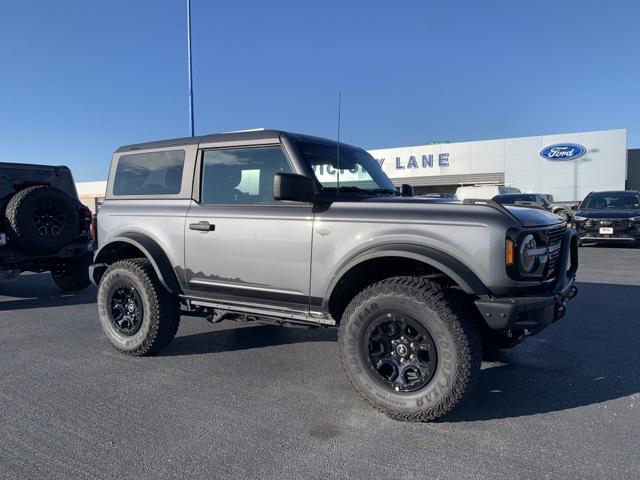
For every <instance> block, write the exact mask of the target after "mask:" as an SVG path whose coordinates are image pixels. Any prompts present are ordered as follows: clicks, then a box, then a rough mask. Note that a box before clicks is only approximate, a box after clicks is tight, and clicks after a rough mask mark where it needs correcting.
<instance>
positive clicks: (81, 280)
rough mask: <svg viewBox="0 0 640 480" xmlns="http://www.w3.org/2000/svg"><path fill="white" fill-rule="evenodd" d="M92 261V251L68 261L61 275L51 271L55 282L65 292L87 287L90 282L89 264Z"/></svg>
mask: <svg viewBox="0 0 640 480" xmlns="http://www.w3.org/2000/svg"><path fill="white" fill-rule="evenodd" d="M92 261H93V253H87V254H85V255H84V256H83V257H82V258H80V259H78V260H76V261H74V262H69V263H68V264H67V265H66V266H65V269H64V271H63V273H62V274H61V275H58V274H54V273H53V272H52V273H51V277H52V278H53V281H54V282H55V284H56V285H57V286H58V287H60V288H61V289H62V290H64V291H65V292H76V291H78V290H82V289H83V288H87V287H88V286H89V285H90V284H91V280H90V279H89V265H91V262H92Z"/></svg>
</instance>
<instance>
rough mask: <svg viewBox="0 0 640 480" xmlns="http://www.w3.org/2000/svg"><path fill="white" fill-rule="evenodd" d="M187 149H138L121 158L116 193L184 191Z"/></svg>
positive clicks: (146, 193)
mask: <svg viewBox="0 0 640 480" xmlns="http://www.w3.org/2000/svg"><path fill="white" fill-rule="evenodd" d="M184 157H185V151H184V150H169V151H163V152H150V153H134V154H130V155H122V156H121V157H120V158H119V159H118V164H117V167H116V173H115V177H114V180H113V194H114V195H175V194H178V193H180V187H181V185H182V172H183V170H184Z"/></svg>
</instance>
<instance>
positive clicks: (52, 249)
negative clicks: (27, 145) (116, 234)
mask: <svg viewBox="0 0 640 480" xmlns="http://www.w3.org/2000/svg"><path fill="white" fill-rule="evenodd" d="M93 250H94V242H93V241H92V233H91V210H89V209H88V208H87V207H85V206H84V205H83V204H82V203H81V202H80V201H79V200H78V194H77V192H76V187H75V184H74V182H73V177H72V176H71V171H70V170H69V169H68V168H67V167H63V166H60V167H54V166H47V165H27V164H21V163H2V162H0V280H7V279H11V278H13V277H15V276H16V275H18V274H20V273H22V272H27V271H30V272H46V271H50V272H51V274H52V276H53V280H54V282H55V283H56V284H57V285H58V286H59V287H60V288H61V289H63V290H68V291H73V290H80V289H82V288H85V287H87V286H88V285H89V283H90V281H89V274H88V268H89V265H90V264H91V262H92V259H93Z"/></svg>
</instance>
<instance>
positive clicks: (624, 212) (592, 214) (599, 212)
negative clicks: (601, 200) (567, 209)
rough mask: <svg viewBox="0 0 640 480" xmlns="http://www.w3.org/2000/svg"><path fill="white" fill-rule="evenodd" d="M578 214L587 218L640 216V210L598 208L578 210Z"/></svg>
mask: <svg viewBox="0 0 640 480" xmlns="http://www.w3.org/2000/svg"><path fill="white" fill-rule="evenodd" d="M575 214H576V215H578V216H580V217H585V218H629V217H640V210H638V209H637V208H620V209H615V210H614V209H611V208H598V209H593V210H591V209H589V210H578V211H577V212H576V213H575Z"/></svg>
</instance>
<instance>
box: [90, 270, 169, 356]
mask: <svg viewBox="0 0 640 480" xmlns="http://www.w3.org/2000/svg"><path fill="white" fill-rule="evenodd" d="M122 281H125V282H129V283H131V284H132V285H133V286H134V287H135V288H136V290H137V292H138V294H139V295H140V298H141V300H142V304H143V312H144V313H143V318H142V323H141V326H140V329H139V330H138V331H137V332H136V333H135V334H134V335H132V336H126V335H122V334H121V333H120V332H118V330H117V329H116V327H115V326H114V325H113V323H112V320H111V313H110V312H109V310H110V302H111V298H110V295H111V292H112V289H113V288H115V286H116V285H118V283H119V282H122ZM98 316H99V319H100V324H101V326H102V329H103V331H104V333H105V334H106V336H107V338H108V340H109V342H110V343H111V345H113V346H114V347H115V348H116V349H117V350H119V351H121V352H123V353H126V354H128V355H133V356H147V355H152V354H154V353H155V352H157V351H158V350H160V349H161V348H164V347H166V346H167V345H168V344H169V343H171V341H172V340H173V338H174V337H175V335H176V332H177V331H178V326H179V324H180V302H179V300H178V297H177V296H176V295H173V294H171V293H169V292H168V291H167V290H166V289H165V288H164V287H163V286H162V284H161V283H160V280H159V279H158V277H157V275H156V273H155V270H154V269H153V267H152V266H151V262H149V260H147V259H146V258H144V259H142V258H135V259H127V260H119V261H117V262H114V263H113V264H112V265H111V266H109V268H108V269H107V271H106V272H105V273H104V275H103V276H102V279H101V280H100V285H99V287H98Z"/></svg>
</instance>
